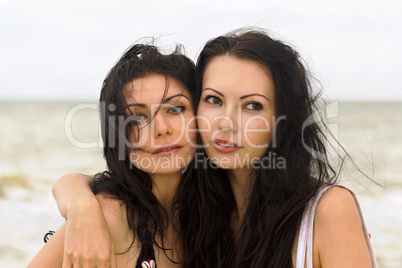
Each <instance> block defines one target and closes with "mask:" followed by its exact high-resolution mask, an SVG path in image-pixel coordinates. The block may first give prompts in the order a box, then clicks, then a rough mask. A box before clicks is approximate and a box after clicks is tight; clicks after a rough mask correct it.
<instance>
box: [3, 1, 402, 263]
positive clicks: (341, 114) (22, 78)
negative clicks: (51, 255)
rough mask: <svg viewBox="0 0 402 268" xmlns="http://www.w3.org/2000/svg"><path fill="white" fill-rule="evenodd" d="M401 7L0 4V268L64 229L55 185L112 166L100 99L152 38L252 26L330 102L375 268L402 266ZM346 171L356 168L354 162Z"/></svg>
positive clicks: (198, 40) (191, 39) (199, 42)
mask: <svg viewBox="0 0 402 268" xmlns="http://www.w3.org/2000/svg"><path fill="white" fill-rule="evenodd" d="M401 14H402V2H400V1H396V0H385V1H381V2H380V1H374V0H367V1H362V0H355V1H347V0H338V1H325V2H324V1H311V0H307V1H303V2H300V1H296V0H289V1H280V2H279V1H278V3H272V2H270V1H262V0H260V1H237V0H231V1H226V0H225V1H210V0H207V1H202V2H201V1H200V2H195V1H194V2H190V1H178V0H172V1H169V2H168V3H167V2H166V1H160V0H155V1H135V2H134V1H120V0H119V1H113V2H112V1H102V0H100V1H92V0H91V1H75V0H74V1H71V0H70V1H18V0H17V1H16V0H13V1H11V0H0V36H1V40H2V41H1V42H0V215H1V220H0V267H25V266H26V265H27V264H28V262H29V261H30V259H32V257H33V256H34V255H35V254H36V252H37V251H38V250H39V249H40V248H41V247H42V246H43V236H44V234H45V233H46V232H47V231H48V230H49V229H51V230H55V229H57V228H58V227H59V226H60V225H61V224H62V222H63V221H64V219H63V218H62V217H61V216H60V214H59V213H58V210H57V206H56V204H55V201H54V200H53V197H52V194H51V186H52V184H53V183H54V182H55V180H57V179H58V178H59V177H60V176H62V175H63V174H65V173H67V172H83V173H94V172H98V171H102V170H104V168H105V164H104V160H103V157H102V150H101V143H100V139H101V137H100V135H99V120H98V111H97V109H96V107H97V100H98V95H99V91H100V87H101V84H102V81H103V79H104V78H105V76H106V74H107V73H108V71H109V69H110V68H111V67H112V65H113V64H114V63H115V62H116V61H117V60H118V58H119V57H120V56H121V54H122V53H123V51H125V49H127V48H128V47H129V46H130V45H131V44H132V43H135V42H136V41H139V40H140V39H142V38H144V37H155V38H156V39H157V44H159V45H161V46H163V47H165V48H166V49H167V50H169V49H170V48H172V46H173V44H175V43H180V44H183V45H184V46H185V48H186V51H187V55H188V56H189V57H190V58H192V59H193V60H194V61H196V58H197V55H198V53H199V52H200V50H201V49H202V47H203V45H204V43H205V42H206V41H207V40H209V39H211V38H213V37H216V36H218V35H222V34H225V33H227V32H229V31H232V30H234V29H237V28H240V27H245V26H256V27H260V28H263V29H266V30H267V31H268V32H269V33H270V34H271V35H272V36H274V37H275V38H278V39H281V40H283V41H285V42H287V43H289V44H290V45H291V46H293V47H294V48H296V50H297V51H298V52H299V53H300V55H301V57H302V58H303V59H304V60H305V62H306V64H307V65H308V66H309V68H310V69H311V72H312V74H313V76H314V77H315V78H317V79H318V81H319V82H320V83H319V84H317V87H319V88H321V89H323V90H324V94H323V98H324V99H326V100H327V106H326V107H324V109H323V110H324V111H326V113H325V117H326V119H327V120H328V123H329V126H330V128H331V130H332V131H333V133H334V135H335V137H336V138H338V140H340V142H341V143H342V145H343V146H344V147H345V148H346V150H347V151H348V152H349V153H350V154H351V155H353V157H354V158H353V159H354V161H355V162H356V164H357V166H359V168H360V169H361V170H362V171H363V172H364V173H365V174H366V175H368V176H369V177H370V179H368V178H366V177H364V176H362V175H361V173H359V172H356V168H355V167H354V166H353V165H350V164H349V165H346V167H345V171H344V174H343V176H342V182H343V183H345V184H346V185H348V186H349V187H351V188H352V189H353V190H354V191H355V192H356V194H357V196H358V198H359V201H360V204H361V207H362V210H363V213H364V216H365V219H366V224H367V227H368V229H369V232H370V233H371V237H372V239H371V241H372V244H373V247H374V251H375V253H376V256H377V260H378V262H379V265H380V267H402V242H401V241H402V231H401V230H400V226H402V178H401V175H400V174H402V166H401V164H400V163H402V130H401V128H400V127H401V126H402V88H401V85H400V77H401V71H400V63H401V62H402V52H401V50H400V47H402V32H401V31H402V30H401V29H402V17H401ZM349 163H350V161H349Z"/></svg>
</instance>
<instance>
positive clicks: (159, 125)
mask: <svg viewBox="0 0 402 268" xmlns="http://www.w3.org/2000/svg"><path fill="white" fill-rule="evenodd" d="M160 113H161V112H159V113H157V114H156V115H155V118H154V119H153V122H154V137H155V138H157V137H161V136H169V135H172V128H171V127H170V124H169V120H167V119H166V118H165V117H164V116H163V115H162V114H160Z"/></svg>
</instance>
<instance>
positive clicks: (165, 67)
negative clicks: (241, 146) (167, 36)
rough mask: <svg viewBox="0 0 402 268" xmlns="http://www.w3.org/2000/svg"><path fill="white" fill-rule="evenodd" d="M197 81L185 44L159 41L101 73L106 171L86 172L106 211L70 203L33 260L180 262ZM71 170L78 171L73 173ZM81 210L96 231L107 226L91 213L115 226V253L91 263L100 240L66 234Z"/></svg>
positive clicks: (81, 199)
mask: <svg viewBox="0 0 402 268" xmlns="http://www.w3.org/2000/svg"><path fill="white" fill-rule="evenodd" d="M194 83H195V66H194V63H193V62H192V61H191V60H189V59H188V58H187V57H186V56H184V55H183V54H182V53H181V51H180V47H177V48H176V50H175V51H174V52H173V53H172V54H168V55H164V54H162V53H161V52H160V51H159V50H158V48H157V47H155V46H152V45H143V44H136V45H134V46H132V47H131V48H129V49H128V50H127V51H126V52H125V53H124V55H123V56H122V57H121V58H120V60H119V61H118V62H117V63H116V65H115V66H114V67H113V68H112V69H111V71H110V72H109V74H108V75H107V77H106V79H105V80H104V83H103V86H102V90H101V95H100V110H101V123H102V125H101V126H102V138H103V143H104V150H103V151H104V157H105V159H106V163H107V171H106V172H103V173H99V174H96V175H95V176H94V179H93V180H92V179H89V180H92V181H91V183H90V187H91V189H92V191H93V193H94V194H96V197H97V199H95V202H96V203H98V202H99V204H100V207H101V213H103V215H104V216H105V219H103V218H100V219H98V218H96V219H94V218H93V217H94V215H95V217H96V215H98V214H99V213H96V212H92V210H93V209H94V208H97V207H94V206H91V207H90V209H88V210H86V211H85V213H84V214H80V212H81V211H80V210H76V211H74V209H72V210H70V211H69V213H70V214H69V215H68V221H67V222H66V223H67V224H64V225H63V226H62V227H61V228H60V229H59V230H58V231H57V232H56V233H55V234H54V235H53V237H52V238H51V239H50V240H49V242H48V243H47V244H46V245H45V246H44V247H43V249H42V250H41V251H40V252H39V253H38V254H37V255H36V257H35V258H34V259H33V260H32V262H31V263H30V265H29V267H41V268H42V267H62V265H63V267H89V265H95V266H97V267H144V266H145V267H146V266H147V265H148V267H155V265H156V264H158V265H159V266H161V267H176V266H179V263H180V261H181V241H180V239H179V236H178V232H177V228H176V224H175V223H174V220H173V219H174V217H173V216H172V214H173V211H174V209H175V194H176V189H177V187H178V185H179V184H180V181H181V178H185V177H187V176H189V172H186V171H185V167H186V166H187V165H188V163H189V162H191V160H192V158H193V156H194V151H195V149H194V147H193V146H192V141H193V140H194V141H195V138H196V136H195V135H196V134H195V131H192V132H191V129H195V128H196V123H195V120H194V110H193V106H192V91H193V90H194V87H195V84H194ZM184 134H185V135H184ZM66 177H69V178H72V179H74V177H76V175H74V174H72V175H67V176H66ZM78 189H79V188H78ZM66 192H68V193H70V194H69V195H70V196H69V197H65V198H70V199H73V201H72V202H73V203H74V202H76V203H74V204H81V205H82V204H85V205H87V207H88V205H89V204H91V202H92V201H93V199H94V198H93V196H91V197H90V198H87V196H85V191H83V192H84V195H81V193H80V191H79V190H78V191H75V192H69V191H68V189H66ZM60 198H63V197H62V196H61V197H60ZM69 204H71V203H66V206H69ZM78 207H79V206H78ZM98 207H99V205H98ZM65 209H67V208H65ZM61 211H63V209H61ZM77 218H78V219H80V220H82V221H85V220H87V222H86V223H87V224H88V225H87V227H88V229H86V231H85V232H91V231H93V232H94V233H93V234H95V235H96V236H97V237H99V238H100V237H101V236H102V232H100V231H98V230H97V227H96V226H93V225H91V220H92V222H94V221H96V223H97V224H103V227H104V228H105V229H106V230H110V237H109V234H107V236H108V237H107V238H108V239H109V238H110V239H111V241H112V242H111V244H110V245H107V246H111V247H112V248H113V250H114V252H116V255H114V254H112V255H111V259H109V260H108V259H107V258H106V259H105V258H99V259H95V260H94V262H92V263H91V259H90V258H91V250H93V251H92V252H97V253H99V252H101V253H102V250H103V245H102V244H101V243H100V244H97V243H92V244H86V243H85V242H86V240H85V239H84V238H85V237H79V238H78V239H79V240H76V241H68V238H69V235H68V233H69V232H70V233H71V231H70V230H71V229H73V230H74V227H71V228H70V229H66V225H67V226H68V224H69V223H70V222H72V224H73V223H74V222H75V220H74V219H77ZM82 221H81V223H82ZM77 229H79V227H78V228H77ZM91 229H92V230H91ZM88 235H91V234H88ZM65 237H66V241H64V240H65ZM64 247H66V251H65V252H64V253H63V248H64ZM82 248H84V249H85V250H86V252H85V258H82V259H81V258H80V256H76V255H75V254H74V252H73V251H72V250H77V249H82ZM96 256H97V257H98V256H100V255H99V254H98V255H96ZM101 257H102V256H101ZM91 267H93V266H91Z"/></svg>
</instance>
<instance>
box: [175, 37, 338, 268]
mask: <svg viewBox="0 0 402 268" xmlns="http://www.w3.org/2000/svg"><path fill="white" fill-rule="evenodd" d="M220 55H228V56H231V57H235V58H238V59H247V60H252V61H255V62H258V63H260V64H262V65H263V66H266V67H267V68H268V70H269V71H270V73H271V75H272V78H273V81H274V85H275V101H276V117H277V118H280V117H283V118H284V120H280V121H279V122H278V123H277V124H276V125H275V130H274V131H275V134H274V136H275V138H274V139H273V141H271V144H270V146H269V148H268V150H267V151H266V153H265V155H264V156H263V158H264V157H272V155H274V156H277V157H282V158H283V159H285V161H286V168H258V169H255V170H254V171H253V173H252V174H251V176H253V178H255V179H254V180H253V184H252V185H250V194H249V198H248V200H247V210H246V212H245V215H244V218H243V221H242V223H241V226H240V228H239V229H238V230H236V229H235V228H231V227H232V226H233V225H232V224H233V221H232V220H231V219H232V216H233V213H234V211H235V208H236V203H235V199H234V196H233V193H232V190H231V184H230V182H229V179H228V175H227V172H226V170H222V169H219V168H211V166H213V165H212V164H211V163H210V165H206V167H207V168H206V169H204V168H197V171H196V173H197V179H196V180H195V181H189V182H186V183H188V184H189V185H190V184H191V183H193V184H196V186H195V187H191V186H187V189H189V191H188V193H189V196H188V197H187V200H188V202H185V201H183V202H182V204H183V205H184V204H185V208H186V209H185V210H183V211H182V213H181V219H182V220H184V219H187V220H188V221H191V222H192V223H191V222H190V223H187V224H182V232H183V239H184V241H187V244H185V246H186V247H187V248H185V255H186V256H187V259H186V260H185V266H186V267H223V266H225V267H292V249H293V246H294V242H295V237H296V234H297V231H298V227H299V224H300V222H301V218H302V214H303V210H304V208H305V206H306V204H307V202H308V201H309V200H310V199H311V197H312V196H314V195H315V193H316V192H317V190H318V189H319V187H320V186H321V185H322V184H323V183H334V182H335V181H336V179H337V172H336V171H335V170H334V168H333V167H331V165H330V164H329V162H328V159H327V152H326V148H325V146H324V143H325V141H326V137H325V135H324V133H323V131H322V128H321V127H320V126H319V124H318V123H317V122H316V121H315V120H314V119H313V118H314V107H315V102H316V100H317V98H318V96H319V95H318V93H314V91H313V88H312V86H311V83H310V81H311V78H310V76H309V73H308V71H307V69H306V68H305V67H304V64H303V62H302V61H301V59H300V57H299V55H298V53H297V52H296V51H295V50H293V49H292V48H291V47H290V46H288V45H286V44H285V43H283V42H281V41H279V40H275V39H273V38H271V37H269V36H268V35H267V34H266V33H264V32H261V31H243V32H239V31H238V32H235V33H231V34H228V35H226V36H220V37H218V38H215V39H212V40H210V41H209V42H207V43H206V45H205V46H204V48H203V50H202V51H201V54H200V55H199V57H198V61H197V67H196V74H197V79H196V93H195V95H194V97H195V99H194V104H195V105H198V103H199V101H200V97H201V91H202V80H203V74H204V71H205V69H206V67H207V66H208V64H209V63H210V61H211V60H212V59H213V58H214V57H216V56H220ZM312 119H313V120H312ZM306 122H308V124H306ZM203 155H204V156H205V152H204V151H203V150H202V149H200V150H198V152H197V156H198V157H202V156H203ZM207 161H209V160H207ZM194 188H195V189H198V191H195V190H192V189H194ZM182 198H183V199H184V200H186V198H185V197H182ZM191 200H192V202H191ZM194 200H197V202H195V201H194ZM194 225H195V226H196V227H194Z"/></svg>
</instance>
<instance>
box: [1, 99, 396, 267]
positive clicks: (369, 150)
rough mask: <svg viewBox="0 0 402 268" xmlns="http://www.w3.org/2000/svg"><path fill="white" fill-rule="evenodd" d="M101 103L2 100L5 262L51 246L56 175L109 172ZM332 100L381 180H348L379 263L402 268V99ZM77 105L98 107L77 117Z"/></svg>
mask: <svg viewBox="0 0 402 268" xmlns="http://www.w3.org/2000/svg"><path fill="white" fill-rule="evenodd" d="M77 105H79V106H77ZM93 105H96V101H93V102H88V101H81V102H78V101H77V102H56V101H54V102H38V101H36V102H0V215H1V221H0V237H1V240H0V260H1V261H0V263H1V265H0V266H1V267H7V268H13V267H24V266H25V265H26V264H27V263H28V262H29V261H30V259H32V257H33V256H34V255H35V254H36V253H37V252H38V251H39V249H40V248H41V247H42V246H43V245H44V242H43V236H44V234H45V233H46V232H47V231H48V230H56V229H57V228H58V227H59V226H60V225H61V224H62V223H63V221H64V219H63V218H62V217H61V216H60V214H59V213H58V210H57V206H56V204H55V201H54V199H53V196H52V193H51V187H52V184H53V183H54V182H55V180H57V179H58V178H59V177H60V176H62V175H63V174H65V173H68V172H82V173H94V172H98V171H102V170H104V168H105V164H104V160H103V156H102V150H101V148H100V147H99V144H100V136H99V119H98V111H97V110H94V109H92V108H93V107H92V106H93ZM329 105H330V106H327V107H330V110H331V112H328V113H327V117H330V118H329V121H328V122H329V123H330V124H329V126H330V127H331V129H332V131H333V133H334V134H335V136H338V139H339V140H340V141H341V142H342V145H343V146H344V147H345V148H346V149H347V151H348V152H349V153H350V154H351V155H353V157H354V160H355V162H356V164H357V165H358V166H359V167H360V168H361V170H362V171H364V172H365V174H367V175H369V177H370V178H371V179H372V180H373V181H371V180H369V179H367V178H365V177H363V176H361V174H360V173H359V172H356V170H354V169H353V165H346V166H345V172H344V173H345V174H344V175H343V180H344V181H343V182H344V183H345V184H346V185H348V186H349V187H351V188H352V189H353V190H354V191H355V192H356V194H357V196H358V198H359V201H360V205H361V207H362V210H363V213H364V217H365V220H366V224H367V228H368V230H369V232H370V234H371V242H372V245H373V248H374V251H375V254H376V257H377V260H378V263H379V265H380V267H402V245H401V242H400V241H402V231H401V228H400V227H401V226H402V179H401V174H402V165H401V164H400V163H402V139H401V137H402V130H401V128H400V126H401V125H402V103H401V102H346V101H337V102H330V103H329ZM76 107H91V108H86V109H82V110H79V111H78V112H76V113H74V116H71V115H72V111H74V110H75V109H76ZM327 110H329V109H327ZM68 129H71V133H70V131H69V130H68ZM71 134H72V135H71ZM78 142H80V144H79V143H78ZM77 146H79V147H85V146H86V147H93V148H79V147H77ZM377 184H380V185H381V187H380V186H378V185H377Z"/></svg>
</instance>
